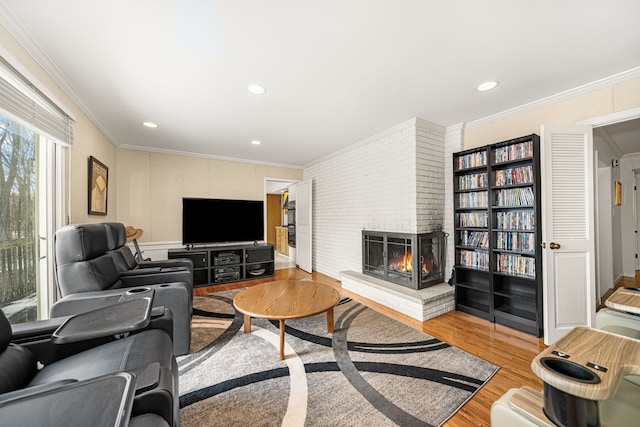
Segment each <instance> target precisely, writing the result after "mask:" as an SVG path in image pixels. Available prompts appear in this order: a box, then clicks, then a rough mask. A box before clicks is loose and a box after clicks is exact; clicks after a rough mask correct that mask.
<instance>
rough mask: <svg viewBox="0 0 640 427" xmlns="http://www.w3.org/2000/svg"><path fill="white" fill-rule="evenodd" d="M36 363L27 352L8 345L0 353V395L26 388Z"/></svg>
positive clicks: (34, 370)
mask: <svg viewBox="0 0 640 427" xmlns="http://www.w3.org/2000/svg"><path fill="white" fill-rule="evenodd" d="M2 317H4V316H2ZM36 363H37V361H36V357H35V356H34V355H33V353H31V352H30V351H29V350H27V349H26V348H23V347H20V346H16V345H13V344H9V346H8V347H7V348H6V349H5V350H4V351H3V352H2V353H0V394H2V393H8V392H10V391H14V390H19V389H21V388H24V387H26V385H27V384H29V381H31V379H32V378H33V376H34V375H35V374H36V370H37V365H36Z"/></svg>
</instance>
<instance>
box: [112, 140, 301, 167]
mask: <svg viewBox="0 0 640 427" xmlns="http://www.w3.org/2000/svg"><path fill="white" fill-rule="evenodd" d="M118 148H120V149H123V150H135V151H146V152H149V153H158V154H169V155H172V156H184V157H199V158H203V159H212V160H223V161H227V162H236V163H249V164H253V165H261V166H275V167H279V168H289V169H302V166H300V165H292V164H287V163H274V162H263V161H260V160H248V159H239V158H236V157H225V156H216V155H212V154H202V153H192V152H189V151H179V150H169V149H167V148H155V147H143V146H140V145H128V144H121V145H119V146H118Z"/></svg>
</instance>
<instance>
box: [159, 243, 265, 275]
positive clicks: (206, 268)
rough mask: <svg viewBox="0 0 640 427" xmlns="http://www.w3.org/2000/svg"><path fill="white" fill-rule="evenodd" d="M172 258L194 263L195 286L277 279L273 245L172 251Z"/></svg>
mask: <svg viewBox="0 0 640 427" xmlns="http://www.w3.org/2000/svg"><path fill="white" fill-rule="evenodd" d="M168 257H169V258H170V259H174V258H188V259H190V260H191V261H192V262H193V286H212V285H220V284H222V283H231V282H240V281H244V280H253V279H259V278H263V277H273V274H274V273H273V272H274V270H275V265H274V253H273V245H272V244H270V243H264V244H259V245H255V244H244V245H232V246H222V245H219V246H203V247H196V248H192V249H169V251H168Z"/></svg>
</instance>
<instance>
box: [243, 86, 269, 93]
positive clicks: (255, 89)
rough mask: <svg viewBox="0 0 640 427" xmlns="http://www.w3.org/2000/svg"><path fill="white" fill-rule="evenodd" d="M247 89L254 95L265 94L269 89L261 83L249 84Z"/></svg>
mask: <svg viewBox="0 0 640 427" xmlns="http://www.w3.org/2000/svg"><path fill="white" fill-rule="evenodd" d="M247 90H248V91H249V92H251V93H252V94H254V95H264V94H265V93H266V92H267V90H266V89H265V88H263V87H262V86H260V85H249V86H248V87H247Z"/></svg>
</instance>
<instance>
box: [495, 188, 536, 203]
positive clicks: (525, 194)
mask: <svg viewBox="0 0 640 427" xmlns="http://www.w3.org/2000/svg"><path fill="white" fill-rule="evenodd" d="M494 194H495V199H494V203H495V206H532V205H533V203H534V201H535V198H534V195H533V188H530V187H527V188H508V189H504V190H496V191H495V193H494Z"/></svg>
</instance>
